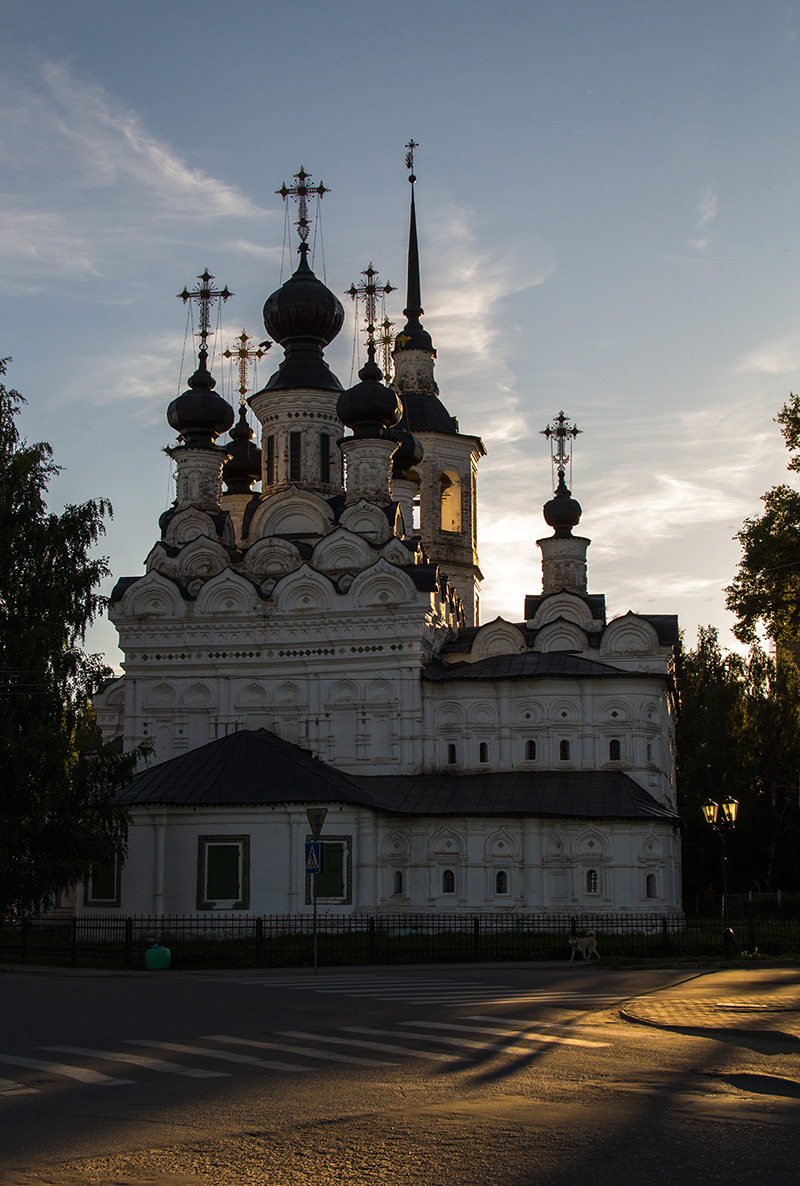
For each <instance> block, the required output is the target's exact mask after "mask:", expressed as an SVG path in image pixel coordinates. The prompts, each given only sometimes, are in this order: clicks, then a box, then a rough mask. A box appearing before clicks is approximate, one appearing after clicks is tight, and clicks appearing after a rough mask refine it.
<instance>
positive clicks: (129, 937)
mask: <svg viewBox="0 0 800 1186" xmlns="http://www.w3.org/2000/svg"><path fill="white" fill-rule="evenodd" d="M123 963H124V964H125V967H126V968H132V967H133V919H132V918H131V917H130V915H128V917H127V918H126V919H125V954H124V956H123Z"/></svg>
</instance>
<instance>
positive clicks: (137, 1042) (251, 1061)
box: [126, 1038, 311, 1071]
mask: <svg viewBox="0 0 800 1186" xmlns="http://www.w3.org/2000/svg"><path fill="white" fill-rule="evenodd" d="M126 1045H128V1046H148V1047H152V1048H153V1049H154V1050H175V1051H177V1053H178V1054H197V1055H200V1056H201V1057H203V1058H218V1059H221V1060H222V1061H223V1062H237V1063H243V1064H244V1065H246V1066H250V1067H264V1068H266V1069H267V1070H270V1071H310V1070H311V1067H305V1066H300V1065H299V1063H292V1062H271V1061H270V1060H268V1059H264V1058H254V1057H253V1056H252V1055H250V1054H232V1053H230V1052H223V1051H222V1050H210V1049H209V1048H208V1047H207V1046H189V1045H187V1044H185V1043H183V1042H145V1041H143V1040H142V1039H141V1038H127V1039H126Z"/></svg>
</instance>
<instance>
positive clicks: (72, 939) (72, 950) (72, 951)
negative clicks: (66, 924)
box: [69, 914, 78, 964]
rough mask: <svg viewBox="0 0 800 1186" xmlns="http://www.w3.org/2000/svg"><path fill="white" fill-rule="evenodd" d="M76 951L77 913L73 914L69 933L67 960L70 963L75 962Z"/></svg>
mask: <svg viewBox="0 0 800 1186" xmlns="http://www.w3.org/2000/svg"><path fill="white" fill-rule="evenodd" d="M77 952H78V916H77V914H73V916H72V927H71V929H70V934H69V962H70V964H74V963H75V958H76V956H77Z"/></svg>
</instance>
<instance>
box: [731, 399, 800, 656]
mask: <svg viewBox="0 0 800 1186" xmlns="http://www.w3.org/2000/svg"><path fill="white" fill-rule="evenodd" d="M777 420H778V424H779V425H780V428H781V433H782V435H783V439H784V441H785V443H786V447H787V449H788V450H789V452H790V454H792V456H791V457H790V460H789V462H788V465H787V468H788V469H789V470H792V471H794V472H796V473H797V472H800V396H797V395H794V394H790V395H789V399H788V401H787V402H786V403H785V404H784V405H783V407H782V408H781V410H780V412H779V413H778V417H777ZM763 502H764V513H763V515H760V516H757V517H754V518H752V519H747V520H745V523H744V526H743V527H742V530H741V531H740V532H739V533H738V536H737V538H738V540H739V543H740V544H741V545H742V559H741V560H740V562H739V570H738V572H737V575H736V578H735V580H734V582H733V584H732V585H730V586H729V587H728V588H727V589H726V593H727V595H728V598H727V605H728V609H730V610H733V612H734V613H735V614H736V617H737V622H736V625H735V626H734V628H733V632H734V634H735V635H736V637H737V638H739V639H740V640H741V641H742V642H746V643H753V642H755V640H756V637H757V630H758V627H759V625H762V626H763V627H764V628H765V629H766V632H767V635H768V637H769V638H771V639H772V640H773V641H774V642H776V643H781V642H784V643H786V642H795V641H798V640H800V491H798V490H795V489H794V488H793V487H792V486H788V485H786V484H785V483H784V484H782V485H780V486H773V487H772V489H771V490H768V491H767V493H766V494H765V495H764V496H763Z"/></svg>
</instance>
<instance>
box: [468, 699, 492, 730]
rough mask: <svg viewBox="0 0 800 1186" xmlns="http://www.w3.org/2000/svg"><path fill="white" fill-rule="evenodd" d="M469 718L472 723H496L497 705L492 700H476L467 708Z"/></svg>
mask: <svg viewBox="0 0 800 1186" xmlns="http://www.w3.org/2000/svg"><path fill="white" fill-rule="evenodd" d="M467 720H468V721H469V723H470V724H471V725H496V724H497V705H496V704H493V703H492V701H491V700H476V701H475V703H474V704H470V706H469V708H468V709H467Z"/></svg>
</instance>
